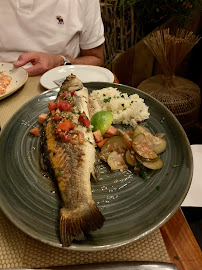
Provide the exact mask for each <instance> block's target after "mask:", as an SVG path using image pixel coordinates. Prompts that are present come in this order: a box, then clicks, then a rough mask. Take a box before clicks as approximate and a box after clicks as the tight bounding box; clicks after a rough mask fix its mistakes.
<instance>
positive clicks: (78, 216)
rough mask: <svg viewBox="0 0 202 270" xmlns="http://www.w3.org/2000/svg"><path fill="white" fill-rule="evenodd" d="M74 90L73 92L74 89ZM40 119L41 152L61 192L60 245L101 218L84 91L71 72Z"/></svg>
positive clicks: (95, 225)
mask: <svg viewBox="0 0 202 270" xmlns="http://www.w3.org/2000/svg"><path fill="white" fill-rule="evenodd" d="M76 90H77V91H76ZM48 107H49V110H50V113H49V115H48V117H47V119H46V121H45V122H44V136H43V138H44V143H43V145H44V151H45V153H46V156H48V158H47V160H48V163H49V165H50V166H51V170H52V172H53V174H54V177H55V178H56V181H57V184H58V188H59V191H60V195H61V201H62V208H61V210H60V239H61V243H62V245H63V246H70V245H71V243H72V241H73V240H74V239H75V240H81V239H83V238H84V235H85V233H88V232H89V231H94V230H96V229H98V228H101V227H102V225H103V223H104V217H103V215H102V213H101V212H100V211H99V209H98V207H97V205H96V203H95V201H94V200H93V199H92V192H91V183H90V176H91V174H92V175H93V176H94V178H96V171H95V169H94V165H95V155H96V153H95V142H94V137H93V134H92V130H91V126H90V121H89V114H88V90H87V88H85V87H83V84H82V83H81V81H80V80H78V79H77V78H76V76H74V75H70V76H68V77H67V78H66V80H65V81H64V82H63V85H62V86H61V89H60V91H59V93H58V96H57V98H56V100H55V101H51V102H50V103H49V105H48Z"/></svg>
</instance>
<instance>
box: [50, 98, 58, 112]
mask: <svg viewBox="0 0 202 270" xmlns="http://www.w3.org/2000/svg"><path fill="white" fill-rule="evenodd" d="M56 108H57V106H56V104H55V102H54V101H53V100H51V101H50V102H49V103H48V109H49V110H50V111H52V110H55V109H56Z"/></svg>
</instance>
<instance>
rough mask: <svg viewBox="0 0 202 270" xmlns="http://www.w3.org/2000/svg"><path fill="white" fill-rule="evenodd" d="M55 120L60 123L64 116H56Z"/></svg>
mask: <svg viewBox="0 0 202 270" xmlns="http://www.w3.org/2000/svg"><path fill="white" fill-rule="evenodd" d="M54 119H55V121H60V120H61V119H62V116H60V115H59V114H55V115H54Z"/></svg>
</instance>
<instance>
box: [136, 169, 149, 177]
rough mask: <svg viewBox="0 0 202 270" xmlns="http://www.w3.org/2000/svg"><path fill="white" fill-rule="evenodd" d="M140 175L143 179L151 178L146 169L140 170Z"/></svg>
mask: <svg viewBox="0 0 202 270" xmlns="http://www.w3.org/2000/svg"><path fill="white" fill-rule="evenodd" d="M138 175H139V176H140V177H141V178H143V179H147V178H149V176H148V174H147V173H146V172H144V171H138Z"/></svg>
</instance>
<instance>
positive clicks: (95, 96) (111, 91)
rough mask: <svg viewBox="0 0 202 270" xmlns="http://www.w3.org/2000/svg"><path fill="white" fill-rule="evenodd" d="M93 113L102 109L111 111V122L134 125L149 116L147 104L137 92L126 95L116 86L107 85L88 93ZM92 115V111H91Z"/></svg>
mask: <svg viewBox="0 0 202 270" xmlns="http://www.w3.org/2000/svg"><path fill="white" fill-rule="evenodd" d="M90 99H91V103H92V104H91V105H92V106H93V113H96V112H98V111H101V110H104V111H109V112H112V114H113V116H114V119H113V124H121V123H122V124H126V125H131V126H132V127H135V126H136V125H137V123H138V122H141V121H143V120H145V119H148V118H149V115H150V114H149V112H148V106H146V104H145V103H144V99H142V98H140V97H139V95H138V94H133V95H130V96H128V95H127V94H126V93H122V92H120V91H118V90H117V88H113V87H108V88H103V89H101V90H94V91H93V92H92V93H91V94H90ZM91 115H92V112H91Z"/></svg>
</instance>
